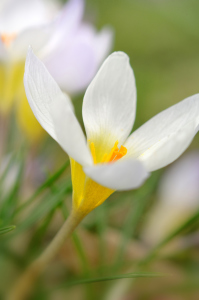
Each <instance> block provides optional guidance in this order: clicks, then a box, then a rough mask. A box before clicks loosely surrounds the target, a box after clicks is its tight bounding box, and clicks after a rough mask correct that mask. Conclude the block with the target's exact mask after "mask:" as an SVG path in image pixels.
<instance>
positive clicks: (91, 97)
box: [83, 52, 136, 147]
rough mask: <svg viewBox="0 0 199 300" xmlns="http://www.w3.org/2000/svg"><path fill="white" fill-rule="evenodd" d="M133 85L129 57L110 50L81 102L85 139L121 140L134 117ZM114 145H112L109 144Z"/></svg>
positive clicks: (127, 132)
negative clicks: (111, 138)
mask: <svg viewBox="0 0 199 300" xmlns="http://www.w3.org/2000/svg"><path fill="white" fill-rule="evenodd" d="M135 107H136V87H135V78H134V74H133V71H132V68H131V66H130V64H129V57H128V56H127V55H126V54H125V53H123V52H115V53H113V54H111V55H110V56H109V57H108V58H107V59H106V61H105V62H104V63H103V65H102V67H101V68H100V70H99V72H98V73H97V75H96V76H95V78H94V79H93V81H92V82H91V84H90V85H89V87H88V89H87V91H86V93H85V96H84V102H83V119H84V124H85V128H86V132H87V136H88V139H90V140H92V141H93V142H96V140H99V137H102V136H103V138H104V140H105V139H106V137H107V141H106V142H107V143H109V140H110V136H113V140H118V141H119V143H123V142H124V140H125V139H126V137H127V136H128V134H129V133H130V131H131V129H132V125H133V123H134V119H135V109H136V108H135ZM112 147H113V146H112Z"/></svg>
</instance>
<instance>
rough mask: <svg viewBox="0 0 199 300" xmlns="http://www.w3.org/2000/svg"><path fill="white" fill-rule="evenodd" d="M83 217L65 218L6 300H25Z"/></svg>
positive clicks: (72, 216) (74, 214)
mask: <svg viewBox="0 0 199 300" xmlns="http://www.w3.org/2000/svg"><path fill="white" fill-rule="evenodd" d="M83 217H84V215H80V214H77V213H74V212H72V213H71V214H70V216H69V217H68V218H67V220H66V221H65V223H64V224H63V226H62V227H61V229H60V230H59V231H58V233H57V234H56V236H55V237H54V239H53V240H52V241H51V243H50V244H49V246H48V247H47V248H46V250H45V251H44V252H43V253H42V254H41V255H40V256H39V257H38V258H37V259H36V260H35V261H34V262H33V263H32V264H31V265H30V266H29V267H28V269H27V270H26V271H25V272H24V273H23V274H22V276H21V277H20V278H19V279H18V280H17V282H16V284H15V285H14V286H13V288H12V290H11V292H10V294H9V295H8V298H7V299H8V300H25V299H27V297H28V295H29V294H30V293H31V290H32V288H33V286H34V282H35V281H36V280H37V278H38V277H39V275H40V274H41V273H42V272H43V271H44V269H45V268H46V266H47V265H48V264H49V263H50V261H51V260H52V259H53V258H54V256H55V255H56V254H57V252H58V251H59V249H60V248H61V246H62V245H63V244H64V242H65V239H66V238H67V237H69V236H70V235H71V233H72V232H73V231H74V230H75V228H76V227H77V225H78V224H79V223H80V221H81V220H82V219H83Z"/></svg>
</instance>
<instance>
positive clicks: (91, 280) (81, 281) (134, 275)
mask: <svg viewBox="0 0 199 300" xmlns="http://www.w3.org/2000/svg"><path fill="white" fill-rule="evenodd" d="M162 276H166V275H165V274H160V273H143V272H140V273H127V274H121V275H115V276H106V277H99V278H86V279H79V280H74V281H69V282H68V283H65V284H62V285H60V286H59V287H58V289H59V288H65V287H69V286H73V285H80V284H88V283H95V282H102V281H110V280H118V279H126V278H149V277H162ZM56 289H57V288H56Z"/></svg>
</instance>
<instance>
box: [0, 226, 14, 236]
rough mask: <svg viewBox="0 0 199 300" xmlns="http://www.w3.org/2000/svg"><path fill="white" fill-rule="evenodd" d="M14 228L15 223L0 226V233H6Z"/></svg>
mask: <svg viewBox="0 0 199 300" xmlns="http://www.w3.org/2000/svg"><path fill="white" fill-rule="evenodd" d="M15 228H16V226H15V225H10V226H6V227H2V228H0V235H3V234H6V233H8V232H10V231H12V230H14V229H15Z"/></svg>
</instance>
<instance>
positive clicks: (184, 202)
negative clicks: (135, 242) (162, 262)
mask: <svg viewBox="0 0 199 300" xmlns="http://www.w3.org/2000/svg"><path fill="white" fill-rule="evenodd" d="M198 208H199V152H190V153H188V154H186V155H184V156H183V157H182V158H181V159H179V160H178V161H177V162H175V163H174V164H173V165H172V166H171V167H169V168H168V169H167V170H166V172H165V173H164V175H163V177H162V178H161V181H160V186H159V190H158V202H157V203H156V204H155V205H154V207H153V208H152V209H151V210H150V212H149V214H148V219H147V220H146V222H145V224H144V229H143V239H144V240H145V241H147V242H148V243H149V244H154V243H157V242H159V241H160V240H161V239H163V238H164V237H165V236H166V235H167V234H169V233H170V232H171V231H172V230H174V229H175V228H176V227H177V226H180V224H181V223H182V222H183V221H185V220H186V219H187V218H188V217H189V216H191V214H193V213H194V212H195V211H196V210H197V209H198Z"/></svg>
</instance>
